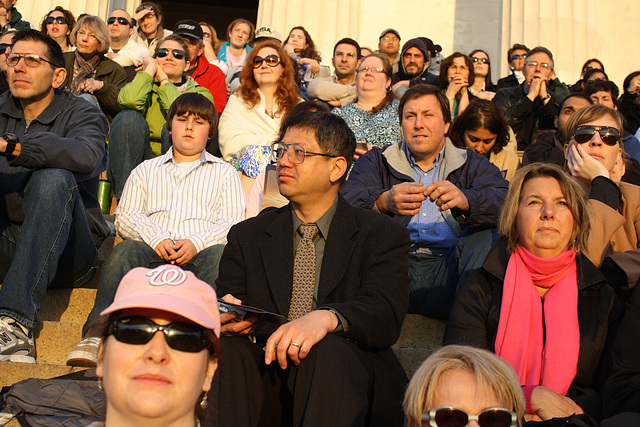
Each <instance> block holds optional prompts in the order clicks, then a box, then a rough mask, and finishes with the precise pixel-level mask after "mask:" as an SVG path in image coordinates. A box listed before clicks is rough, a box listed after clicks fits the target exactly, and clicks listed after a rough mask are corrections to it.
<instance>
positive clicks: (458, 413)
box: [422, 406, 518, 427]
mask: <svg viewBox="0 0 640 427" xmlns="http://www.w3.org/2000/svg"><path fill="white" fill-rule="evenodd" d="M422 421H426V422H428V423H429V424H428V425H430V426H432V427H465V426H468V425H469V422H470V421H475V422H477V423H478V425H480V427H516V426H517V425H518V416H517V415H516V413H515V412H513V411H509V410H508V409H504V408H489V409H485V410H484V411H482V412H480V413H479V414H477V415H469V414H467V413H466V412H465V411H463V410H462V409H458V408H454V407H453V406H449V407H440V408H434V409H432V410H430V411H424V412H422Z"/></svg>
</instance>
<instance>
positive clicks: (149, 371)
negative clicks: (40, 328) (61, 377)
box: [92, 265, 220, 427]
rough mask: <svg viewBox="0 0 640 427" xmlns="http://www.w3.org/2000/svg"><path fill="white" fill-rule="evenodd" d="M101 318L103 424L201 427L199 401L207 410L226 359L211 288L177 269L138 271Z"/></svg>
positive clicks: (97, 326)
mask: <svg viewBox="0 0 640 427" xmlns="http://www.w3.org/2000/svg"><path fill="white" fill-rule="evenodd" d="M100 314H101V317H100V318H98V319H96V321H95V322H94V324H93V326H92V327H93V332H94V335H93V336H99V337H102V345H101V347H100V351H99V354H98V366H97V368H96V373H97V375H98V377H100V378H101V379H102V383H103V389H104V392H105V395H106V400H107V410H106V418H105V423H104V425H105V426H107V427H108V426H116V425H117V426H134V425H135V426H139V425H145V426H155V425H158V426H160V425H162V426H167V425H171V426H189V427H193V426H194V425H195V426H199V425H200V422H199V421H198V419H197V418H196V415H195V410H196V404H197V403H198V402H199V404H200V406H201V407H202V408H205V407H206V405H207V393H208V392H209V389H210V388H211V380H212V379H213V374H214V373H215V370H216V368H217V366H218V358H219V355H220V347H219V345H218V338H219V337H220V315H219V312H218V302H217V297H216V292H215V291H214V290H213V288H212V287H211V286H210V285H208V284H207V283H205V282H202V281H200V280H198V279H197V278H196V277H195V276H194V275H193V273H191V272H186V271H184V270H182V269H181V268H180V267H177V266H174V265H162V266H160V267H158V268H155V269H153V270H150V269H147V268H135V269H133V270H131V271H130V272H129V273H127V275H126V276H124V278H123V279H122V281H121V282H120V285H119V287H118V291H117V292H116V295H115V298H114V301H113V303H112V304H111V305H110V306H109V307H108V308H107V309H106V310H104V311H103V312H102V313H100ZM158 332H160V333H158ZM96 425H100V424H96Z"/></svg>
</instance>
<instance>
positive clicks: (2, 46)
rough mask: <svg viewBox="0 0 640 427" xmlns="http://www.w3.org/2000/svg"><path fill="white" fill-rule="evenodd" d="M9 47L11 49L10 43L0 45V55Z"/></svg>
mask: <svg viewBox="0 0 640 427" xmlns="http://www.w3.org/2000/svg"><path fill="white" fill-rule="evenodd" d="M9 47H11V44H10V43H0V55H2V54H3V53H5V52H6V51H7V49H8V48H9Z"/></svg>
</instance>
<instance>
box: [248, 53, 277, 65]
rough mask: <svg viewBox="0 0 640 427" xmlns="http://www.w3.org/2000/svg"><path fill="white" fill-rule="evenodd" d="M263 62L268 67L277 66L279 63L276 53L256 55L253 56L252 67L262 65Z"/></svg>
mask: <svg viewBox="0 0 640 427" xmlns="http://www.w3.org/2000/svg"><path fill="white" fill-rule="evenodd" d="M263 62H266V63H267V65H268V66H269V67H277V66H278V64H279V63H280V58H278V56H277V55H269V56H267V57H266V58H263V57H261V56H256V57H255V58H253V68H260V67H262V63H263Z"/></svg>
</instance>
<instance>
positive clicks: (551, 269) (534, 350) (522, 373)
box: [495, 245, 580, 396]
mask: <svg viewBox="0 0 640 427" xmlns="http://www.w3.org/2000/svg"><path fill="white" fill-rule="evenodd" d="M536 286H539V287H543V288H549V290H548V291H547V293H546V294H545V296H544V299H542V298H540V293H539V292H538V290H537V289H536ZM495 350H496V354H497V355H498V356H500V357H502V358H503V359H505V360H507V361H508V362H509V363H511V365H512V366H513V368H514V369H515V371H516V373H517V374H518V378H519V379H520V384H521V385H524V386H536V385H542V386H545V387H549V388H550V389H552V390H553V391H555V392H556V393H559V394H561V395H563V396H564V395H566V394H567V391H568V390H569V387H570V386H571V383H572V382H573V379H574V378H575V376H576V372H577V365H578V353H579V351H580V328H579V324H578V279H577V266H576V252H575V251H574V250H573V249H571V250H568V251H566V252H564V253H562V254H560V255H558V256H556V257H554V258H539V257H537V256H535V255H533V254H532V253H531V252H529V251H528V250H527V249H525V248H524V247H523V246H522V245H518V250H517V251H515V252H513V253H512V254H511V257H510V258H509V263H508V264H507V271H506V274H505V278H504V286H503V294H502V305H501V308H500V320H499V323H498V331H497V335H496V341H495Z"/></svg>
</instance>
